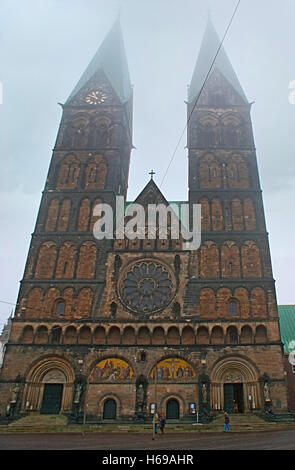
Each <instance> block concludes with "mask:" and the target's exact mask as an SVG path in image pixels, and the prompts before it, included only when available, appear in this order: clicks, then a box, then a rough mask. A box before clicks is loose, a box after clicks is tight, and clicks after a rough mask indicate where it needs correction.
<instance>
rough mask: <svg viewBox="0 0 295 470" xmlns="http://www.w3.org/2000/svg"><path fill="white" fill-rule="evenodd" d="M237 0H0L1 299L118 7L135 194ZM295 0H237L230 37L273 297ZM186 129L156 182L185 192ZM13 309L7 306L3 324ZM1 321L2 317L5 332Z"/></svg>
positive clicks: (284, 196) (162, 160)
mask: <svg viewBox="0 0 295 470" xmlns="http://www.w3.org/2000/svg"><path fill="white" fill-rule="evenodd" d="M236 3H237V2H236V0H214V1H213V0H212V1H211V2H210V5H209V2H208V1H205V0H125V1H123V0H121V1H119V0H118V1H115V0H35V1H33V0H2V2H1V7H0V8H1V12H0V35H1V48H0V49H1V50H0V63H1V71H0V81H1V83H2V86H3V103H2V104H1V105H0V125H1V134H0V135H1V140H0V155H1V173H0V183H1V184H0V197H1V204H0V217H1V222H2V224H1V228H2V229H1V233H0V236H1V243H0V246H1V252H0V270H1V279H0V281H1V282H0V300H2V301H7V302H11V303H12V304H13V303H15V302H16V297H17V293H18V288H19V281H20V279H21V278H22V276H23V269H24V265H25V261H26V256H27V251H28V247H29V243H30V236H31V233H32V232H33V230H34V225H35V220H36V216H37V211H38V208H39V204H40V199H41V192H42V190H43V188H44V183H45V178H46V175H47V171H48V167H49V163H50V159H51V154H52V148H53V146H54V143H55V138H56V135H57V131H58V126H59V122H60V118H61V108H60V106H59V105H58V104H57V103H59V102H61V103H63V102H65V101H66V99H67V97H68V96H69V94H70V93H71V91H72V89H73V88H74V86H75V85H76V83H77V81H78V80H79V78H80V76H81V75H82V73H83V71H84V70H85V68H86V67H87V65H88V64H89V62H90V60H91V59H92V57H93V55H94V54H95V52H96V50H97V48H98V46H99V45H100V43H101V42H102V40H103V39H104V37H105V35H106V34H107V32H108V31H109V29H110V28H111V27H112V24H113V23H114V21H115V20H116V18H117V17H118V15H119V14H120V21H121V27H122V31H123V35H124V42H125V49H126V53H127V58H128V63H129V71H130V76H131V79H132V83H133V85H134V114H133V118H134V120H133V122H134V125H133V143H134V146H135V147H136V149H134V150H133V151H132V156H131V168H130V179H129V192H128V199H129V200H132V199H134V198H135V197H136V196H137V194H138V193H139V192H140V191H141V190H142V189H143V187H144V186H145V184H146V183H147V181H148V180H149V175H148V172H149V171H150V170H151V168H153V169H154V170H155V172H156V175H155V177H154V179H155V182H156V183H158V184H160V182H161V181H162V178H163V176H164V174H165V172H166V169H167V165H168V164H169V162H170V160H171V157H172V155H173V152H174V150H175V148H176V145H177V142H178V140H179V138H180V136H181V133H182V132H183V129H184V127H185V124H186V106H185V103H184V101H185V99H186V97H187V85H188V84H189V82H190V79H191V76H192V73H193V69H194V66H195V63H196V59H197V55H198V51H199V48H200V44H201V40H202V36H203V34H204V30H205V27H206V22H207V16H208V11H209V8H210V10H211V18H212V21H213V23H214V25H215V27H216V30H217V32H218V33H219V36H221V37H222V36H223V34H224V32H225V30H226V28H227V25H228V22H229V20H230V18H231V15H232V13H233V11H234V8H235V6H236ZM294 31H295V4H294V0H281V1H280V2H278V1H277V0H276V1H274V0H259V2H257V0H242V1H241V4H240V7H239V9H238V11H237V14H236V16H235V18H234V21H233V23H232V26H231V28H230V30H229V32H228V35H227V37H226V40H225V42H224V47H225V50H226V51H227V54H228V56H229V58H230V60H231V63H232V65H233V67H234V69H235V71H236V73H237V75H238V78H239V80H240V83H241V85H242V87H243V89H244V91H245V93H246V96H247V98H248V100H249V101H250V102H251V101H255V104H254V105H253V106H252V122H253V128H254V136H255V143H256V148H257V158H258V166H259V171H260V180H261V186H262V189H263V198H264V204H265V213H266V220H267V227H268V231H269V234H270V246H271V253H272V264H273V270H274V277H275V279H276V280H277V283H276V286H277V295H278V302H279V303H280V304H292V303H293V304H294V303H295V295H294V293H293V289H294V281H293V275H294V274H293V272H294V269H293V266H294V264H295V254H294V248H293V240H294V229H295V221H294V209H293V201H294V196H295V189H294V183H295V158H294V156H295V143H294V131H295V104H293V105H292V104H291V103H290V102H289V99H288V98H289V94H290V92H291V90H290V89H288V85H289V83H290V82H291V81H292V80H295V67H294V65H295V64H294V62H295V55H294ZM185 146H186V134H184V137H183V139H182V141H181V143H180V145H179V147H178V150H177V152H176V154H175V157H174V159H173V162H172V164H171V166H170V168H169V171H168V173H167V176H166V178H165V180H164V183H163V186H162V187H161V190H162V191H163V193H164V195H165V197H166V198H167V199H168V200H178V199H179V200H184V199H186V198H187V186H188V185H187V150H186V149H185ZM12 308H13V306H12V305H8V304H3V303H0V323H2V324H3V323H4V322H5V321H6V319H7V317H8V315H9V314H10V313H11V310H12ZM1 327H2V325H1V324H0V329H1Z"/></svg>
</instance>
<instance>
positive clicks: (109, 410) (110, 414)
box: [102, 398, 117, 419]
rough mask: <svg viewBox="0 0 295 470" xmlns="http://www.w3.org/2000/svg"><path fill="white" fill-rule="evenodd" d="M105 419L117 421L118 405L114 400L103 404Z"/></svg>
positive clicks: (110, 399) (108, 400)
mask: <svg viewBox="0 0 295 470" xmlns="http://www.w3.org/2000/svg"><path fill="white" fill-rule="evenodd" d="M102 417H103V419H116V417H117V403H116V402H115V400H113V399H112V398H109V399H107V400H106V401H105V402H104V404H103V415H102Z"/></svg>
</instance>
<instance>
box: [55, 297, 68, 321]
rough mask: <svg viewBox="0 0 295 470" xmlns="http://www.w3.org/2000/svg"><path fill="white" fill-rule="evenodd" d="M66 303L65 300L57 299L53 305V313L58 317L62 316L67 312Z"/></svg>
mask: <svg viewBox="0 0 295 470" xmlns="http://www.w3.org/2000/svg"><path fill="white" fill-rule="evenodd" d="M65 306H66V303H65V301H64V299H57V300H56V301H55V302H54V304H53V309H52V313H53V314H54V315H56V316H58V317H59V316H61V315H63V314H64V312H65Z"/></svg>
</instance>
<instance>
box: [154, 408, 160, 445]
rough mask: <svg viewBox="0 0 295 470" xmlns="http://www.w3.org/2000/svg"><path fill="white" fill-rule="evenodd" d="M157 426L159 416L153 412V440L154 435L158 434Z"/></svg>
mask: <svg viewBox="0 0 295 470" xmlns="http://www.w3.org/2000/svg"><path fill="white" fill-rule="evenodd" d="M158 424H159V415H158V413H157V412H156V411H155V413H154V416H153V439H155V434H158Z"/></svg>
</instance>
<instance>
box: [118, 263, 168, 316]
mask: <svg viewBox="0 0 295 470" xmlns="http://www.w3.org/2000/svg"><path fill="white" fill-rule="evenodd" d="M119 291H120V298H121V301H122V303H123V304H124V305H125V306H126V307H127V308H128V309H130V310H132V311H133V312H135V313H139V314H140V313H142V314H149V313H154V312H157V311H159V310H162V309H163V308H165V307H167V305H168V304H169V303H170V302H171V300H172V298H173V296H174V292H175V282H174V276H173V273H172V272H170V270H168V268H167V267H166V266H164V265H163V264H162V263H160V262H158V261H155V260H145V261H143V262H135V263H133V264H131V265H129V266H128V268H127V269H126V270H125V272H124V273H123V275H122V277H121V282H120V286H119Z"/></svg>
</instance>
